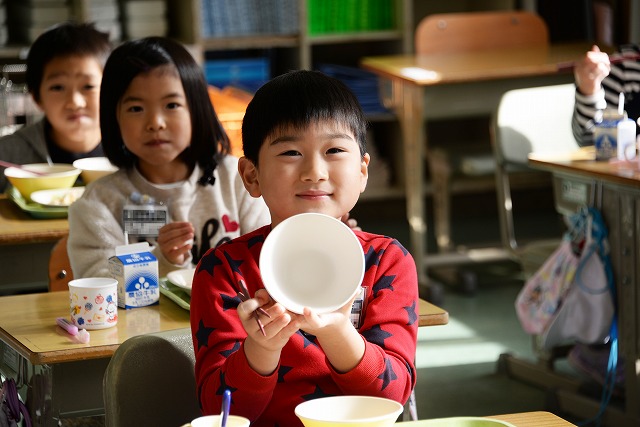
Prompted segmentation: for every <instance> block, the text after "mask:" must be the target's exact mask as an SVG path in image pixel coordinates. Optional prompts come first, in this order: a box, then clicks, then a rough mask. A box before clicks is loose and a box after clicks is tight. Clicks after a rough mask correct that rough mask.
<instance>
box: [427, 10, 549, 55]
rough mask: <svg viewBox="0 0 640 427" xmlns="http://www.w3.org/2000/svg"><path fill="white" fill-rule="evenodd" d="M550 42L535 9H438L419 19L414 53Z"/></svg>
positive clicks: (459, 50) (535, 44)
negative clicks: (451, 11)
mask: <svg viewBox="0 0 640 427" xmlns="http://www.w3.org/2000/svg"><path fill="white" fill-rule="evenodd" d="M546 44H549V31H548V29H547V25H546V23H545V22H544V20H543V19H542V18H541V17H540V16H538V15H537V14H535V13H531V12H521V11H500V12H468V13H441V14H432V15H428V16H426V17H425V18H423V19H422V21H420V23H419V24H418V27H417V28H416V33H415V48H416V53H417V54H419V55H420V54H427V53H447V52H470V51H477V50H482V49H496V48H509V47H519V46H538V45H546Z"/></svg>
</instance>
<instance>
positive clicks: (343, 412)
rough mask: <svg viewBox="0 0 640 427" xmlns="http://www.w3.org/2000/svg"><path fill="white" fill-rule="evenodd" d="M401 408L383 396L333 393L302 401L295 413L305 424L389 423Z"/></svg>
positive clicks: (362, 426) (363, 426)
mask: <svg viewBox="0 0 640 427" xmlns="http://www.w3.org/2000/svg"><path fill="white" fill-rule="evenodd" d="M402 410H403V407H402V405H401V404H400V403H398V402H396V401H395V400H391V399H385V398H382V397H372V396H332V397H322V398H320V399H314V400H309V401H307V402H303V403H301V404H299V405H298V406H296V409H295V414H296V416H297V417H298V418H300V421H302V424H304V425H305V427H330V426H352V427H353V426H358V427H388V426H392V425H393V424H395V422H396V420H397V419H398V417H399V416H400V414H401V413H402Z"/></svg>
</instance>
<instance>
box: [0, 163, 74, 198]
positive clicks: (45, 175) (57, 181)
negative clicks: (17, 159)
mask: <svg viewBox="0 0 640 427" xmlns="http://www.w3.org/2000/svg"><path fill="white" fill-rule="evenodd" d="M78 175H80V170H79V169H76V168H75V167H73V166H72V165H67V164H63V163H56V164H53V165H48V164H47V163H31V164H26V165H22V167H21V168H17V167H10V168H6V169H5V170H4V176H6V177H7V180H8V181H9V182H10V183H11V185H13V186H14V187H15V188H16V189H17V190H18V191H19V192H20V194H21V195H22V197H24V198H25V199H27V200H29V201H31V193H33V192H34V191H39V190H51V189H54V188H56V189H57V188H71V187H72V186H73V184H74V183H75V182H76V179H78Z"/></svg>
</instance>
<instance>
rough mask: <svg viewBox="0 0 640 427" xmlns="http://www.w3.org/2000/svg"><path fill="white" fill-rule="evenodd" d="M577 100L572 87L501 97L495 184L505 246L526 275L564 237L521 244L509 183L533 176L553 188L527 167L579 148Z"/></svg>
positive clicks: (494, 137) (495, 127)
mask: <svg viewBox="0 0 640 427" xmlns="http://www.w3.org/2000/svg"><path fill="white" fill-rule="evenodd" d="M574 99H575V85H574V84H573V83H567V84H560V85H553V86H541V87H532V88H525V89H516V90H510V91H508V92H506V93H505V94H504V95H503V96H502V97H501V99H500V103H499V105H498V108H497V110H496V113H495V115H494V116H493V119H492V125H491V145H492V149H493V155H494V160H495V163H496V169H495V179H496V181H495V184H496V190H497V200H498V217H499V221H500V236H501V240H502V245H503V247H504V248H505V249H506V250H507V251H508V252H509V253H511V254H512V256H513V257H514V259H517V260H519V261H520V262H521V264H522V267H523V270H524V272H525V275H527V276H528V275H531V274H533V273H534V272H535V270H537V268H538V267H539V266H540V265H542V263H543V262H544V260H545V259H546V258H547V256H548V255H549V254H550V248H552V249H555V248H556V247H557V246H558V243H559V240H560V238H561V237H562V236H560V235H559V236H558V238H557V239H552V240H551V241H549V240H541V241H537V242H529V243H528V244H527V245H520V244H519V243H518V240H517V238H516V227H515V224H514V217H513V212H514V206H513V199H512V197H511V182H512V180H513V178H514V175H517V174H520V175H525V176H526V177H527V179H529V180H531V179H534V177H535V175H538V176H542V177H546V178H547V181H548V182H549V183H551V175H550V174H549V173H548V172H541V171H534V170H533V169H531V168H530V167H529V166H528V165H527V163H528V155H529V153H531V152H534V151H535V152H548V153H550V154H554V153H562V152H571V151H575V150H577V149H578V148H579V147H578V144H577V142H576V140H575V138H574V137H573V133H572V130H571V118H572V115H573V106H574ZM550 187H551V184H550ZM549 197H552V195H551V194H550V195H549Z"/></svg>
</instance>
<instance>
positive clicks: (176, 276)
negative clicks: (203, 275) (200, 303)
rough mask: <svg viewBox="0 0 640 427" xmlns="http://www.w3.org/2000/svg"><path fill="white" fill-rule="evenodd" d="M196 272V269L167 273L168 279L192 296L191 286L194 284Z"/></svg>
mask: <svg viewBox="0 0 640 427" xmlns="http://www.w3.org/2000/svg"><path fill="white" fill-rule="evenodd" d="M195 272H196V269H195V268H185V269H182V270H174V271H170V272H169V273H167V279H169V281H170V282H171V283H172V284H174V285H176V286H177V287H179V288H181V289H182V290H184V291H185V292H186V293H188V294H189V295H191V285H192V284H193V275H194V273H195Z"/></svg>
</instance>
